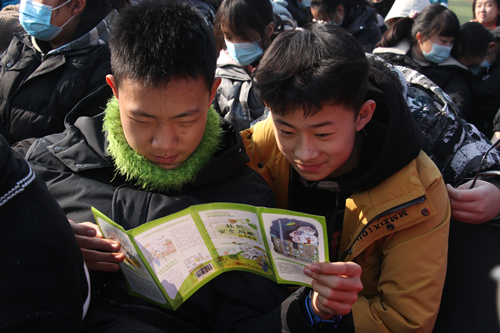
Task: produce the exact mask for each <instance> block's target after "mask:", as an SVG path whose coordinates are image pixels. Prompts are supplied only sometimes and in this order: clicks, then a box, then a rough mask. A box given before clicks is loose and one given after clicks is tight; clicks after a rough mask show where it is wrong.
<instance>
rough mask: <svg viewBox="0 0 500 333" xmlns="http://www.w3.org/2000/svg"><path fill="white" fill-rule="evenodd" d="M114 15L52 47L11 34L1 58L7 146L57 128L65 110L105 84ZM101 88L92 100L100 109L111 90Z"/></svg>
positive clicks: (0, 109) (0, 118)
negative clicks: (56, 46)
mask: <svg viewBox="0 0 500 333" xmlns="http://www.w3.org/2000/svg"><path fill="white" fill-rule="evenodd" d="M116 15H117V12H116V11H114V10H113V11H112V12H110V13H109V14H108V16H106V18H105V19H104V20H103V21H101V22H100V23H99V24H98V25H97V26H91V27H87V26H83V27H82V28H80V31H78V32H77V33H76V35H81V37H79V38H77V39H75V40H73V41H70V42H69V43H67V44H65V45H63V46H61V47H59V48H57V49H54V50H50V46H49V44H48V43H47V42H43V41H39V40H36V39H34V38H32V37H31V36H29V35H27V34H21V35H16V36H15V37H14V38H13V40H12V42H11V44H10V45H9V48H8V49H7V50H5V52H4V53H3V54H2V56H1V58H0V133H1V134H3V135H4V136H5V138H6V139H7V141H8V142H9V143H10V144H11V145H12V144H14V143H15V142H17V141H20V140H23V139H26V138H31V137H36V138H39V137H42V136H45V135H48V134H52V133H58V132H62V131H63V130H64V117H65V116H66V115H67V114H68V112H69V111H70V110H71V109H72V108H73V107H74V106H75V105H76V104H77V103H78V102H79V101H80V100H81V99H82V98H84V97H85V96H87V95H89V94H90V93H92V92H94V91H96V90H97V89H98V88H99V87H101V86H104V85H106V75H107V74H110V73H111V65H110V53H109V48H108V41H109V33H110V29H111V25H112V22H113V20H114V18H115V16H116ZM82 30H83V32H82ZM49 50H50V51H49ZM101 92H102V94H101V95H100V96H94V97H95V100H94V103H96V104H97V105H100V106H102V108H104V107H105V106H106V102H107V100H108V98H109V97H111V95H112V91H111V89H106V90H101Z"/></svg>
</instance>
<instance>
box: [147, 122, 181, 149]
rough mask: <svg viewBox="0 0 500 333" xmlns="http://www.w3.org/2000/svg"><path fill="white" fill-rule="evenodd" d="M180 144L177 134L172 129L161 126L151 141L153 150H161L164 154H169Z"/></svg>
mask: <svg viewBox="0 0 500 333" xmlns="http://www.w3.org/2000/svg"><path fill="white" fill-rule="evenodd" d="M178 143H179V139H178V137H177V133H176V132H175V130H174V129H173V128H171V127H167V126H159V127H158V128H157V129H156V131H155V133H154V135H153V138H152V140H151V145H152V146H153V148H155V149H158V150H161V151H162V152H168V151H170V150H172V149H175V148H176V147H177V145H178Z"/></svg>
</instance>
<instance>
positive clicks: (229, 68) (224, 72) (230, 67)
mask: <svg viewBox="0 0 500 333" xmlns="http://www.w3.org/2000/svg"><path fill="white" fill-rule="evenodd" d="M215 77H217V78H221V79H228V80H232V81H252V76H251V75H250V73H249V72H248V70H247V69H246V68H244V67H242V66H240V65H235V64H221V65H217V69H216V71H215Z"/></svg>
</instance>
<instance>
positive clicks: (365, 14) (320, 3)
mask: <svg viewBox="0 0 500 333" xmlns="http://www.w3.org/2000/svg"><path fill="white" fill-rule="evenodd" d="M311 14H312V16H313V19H312V21H313V23H318V24H333V25H338V26H340V27H342V28H344V29H346V30H347V31H348V32H349V33H350V34H351V35H353V36H354V37H355V38H356V39H357V40H358V41H359V42H360V43H361V45H362V46H363V48H364V49H365V51H366V52H372V50H373V48H374V47H375V44H376V43H377V42H378V41H379V40H380V38H381V37H382V32H381V31H380V28H379V24H378V18H377V11H376V9H375V8H374V7H373V6H372V5H371V3H369V2H368V1H366V0H311Z"/></svg>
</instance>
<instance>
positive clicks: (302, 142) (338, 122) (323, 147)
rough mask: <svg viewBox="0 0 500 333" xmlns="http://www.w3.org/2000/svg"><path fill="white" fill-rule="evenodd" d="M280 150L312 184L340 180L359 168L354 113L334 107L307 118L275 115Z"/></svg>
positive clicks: (356, 125)
mask: <svg viewBox="0 0 500 333" xmlns="http://www.w3.org/2000/svg"><path fill="white" fill-rule="evenodd" d="M272 117H273V123H274V133H275V136H276V141H277V143H278V147H279V149H280V150H281V152H282V154H283V155H284V156H285V158H286V159H287V161H288V162H290V164H291V165H292V166H293V167H294V168H295V170H297V172H298V173H299V174H300V175H301V176H302V177H303V178H305V179H307V180H309V181H318V180H322V179H330V178H335V177H337V176H340V175H342V174H344V173H346V172H347V171H349V170H351V169H353V168H354V167H356V165H357V163H358V156H357V154H356V151H354V153H353V150H355V149H354V147H355V139H356V133H357V132H358V131H359V130H361V129H360V128H359V123H358V121H357V118H356V117H355V113H354V111H351V110H348V109H345V108H344V107H342V106H338V105H334V104H325V106H324V107H323V108H322V109H321V110H320V111H319V112H318V113H316V114H314V115H311V116H308V117H307V118H304V114H303V112H302V111H301V110H298V111H295V112H293V113H291V114H287V115H286V116H278V115H276V114H272Z"/></svg>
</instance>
